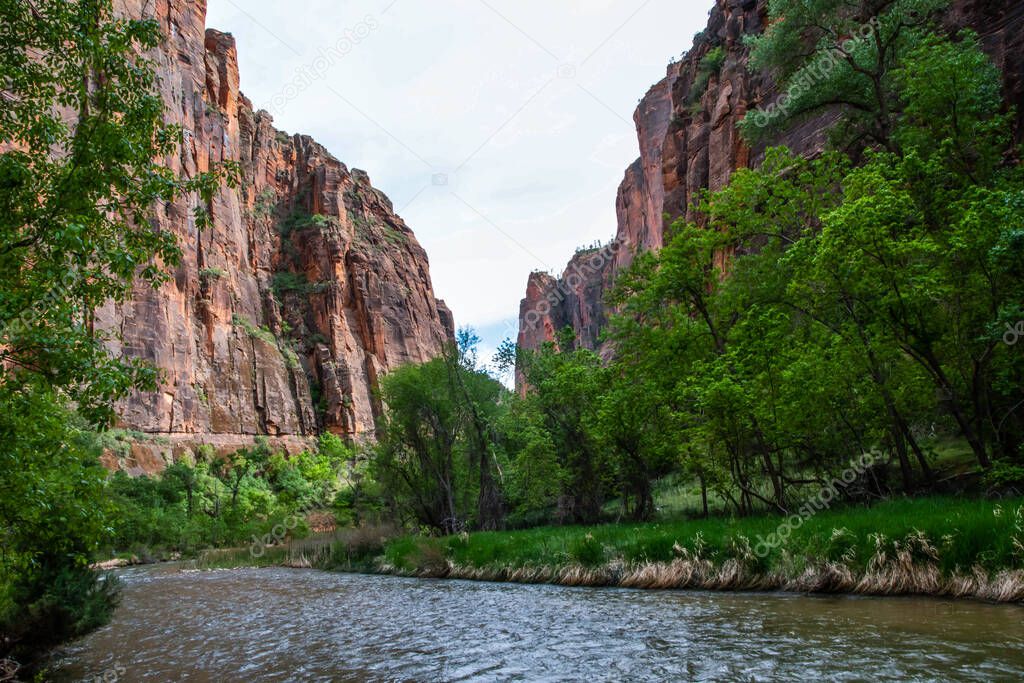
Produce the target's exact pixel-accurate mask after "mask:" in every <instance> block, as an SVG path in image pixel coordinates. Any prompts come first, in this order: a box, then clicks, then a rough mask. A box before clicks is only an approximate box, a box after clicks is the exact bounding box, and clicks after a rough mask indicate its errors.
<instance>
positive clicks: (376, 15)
mask: <svg viewBox="0 0 1024 683" xmlns="http://www.w3.org/2000/svg"><path fill="white" fill-rule="evenodd" d="M711 5H712V2H711V0H686V1H685V2H682V1H680V0H436V1H434V2H424V1H423V0H308V1H304V2H281V1H280V0H209V12H208V19H207V25H208V26H210V27H212V28H217V29H220V30H222V31H227V32H230V33H232V34H234V36H235V38H236V40H237V42H238V51H239V59H240V62H241V63H240V71H241V79H242V90H243V92H245V94H246V95H247V96H248V97H249V98H250V99H251V100H252V101H253V104H254V105H255V106H256V107H257V108H264V109H267V110H268V111H270V112H271V113H272V114H273V115H274V120H275V124H276V126H277V127H278V128H280V129H283V130H286V131H288V132H290V133H294V132H301V133H306V134H309V135H312V136H313V137H314V138H315V139H316V140H317V141H319V142H320V143H322V144H323V145H325V146H326V147H327V148H328V149H329V150H330V151H331V152H332V153H333V154H334V155H335V156H336V157H338V158H339V159H341V160H342V161H343V162H345V163H346V164H347V165H348V166H349V168H361V169H363V170H365V171H367V173H369V175H370V179H371V180H372V181H373V184H374V185H375V186H376V187H378V188H380V189H381V190H383V191H384V192H385V193H387V195H388V196H389V197H390V198H391V200H392V201H393V202H394V205H395V208H396V210H397V212H398V213H399V214H400V215H401V216H402V217H403V218H405V220H406V222H407V223H408V224H409V226H410V227H412V229H413V230H414V231H415V233H416V235H417V237H418V239H419V241H420V243H422V244H423V246H424V247H425V248H426V250H427V253H428V255H429V257H430V270H431V274H432V276H433V281H434V288H435V290H436V292H437V295H438V296H439V297H441V298H443V299H445V300H446V301H447V302H448V304H449V306H451V308H452V311H453V312H454V314H455V319H456V324H458V325H459V326H472V327H474V328H475V329H476V330H477V332H478V334H480V335H481V336H482V337H483V339H484V344H483V347H484V348H483V349H482V351H483V353H484V354H485V355H489V353H490V351H491V350H492V349H494V348H495V347H496V346H497V344H498V343H500V341H501V340H502V339H504V338H505V337H514V336H515V333H516V318H517V315H518V310H519V300H520V299H521V298H522V296H523V294H524V291H525V287H526V278H527V276H528V275H529V273H530V271H532V270H548V271H557V272H561V270H562V269H563V268H564V267H565V265H566V262H567V261H568V259H569V257H570V256H571V255H572V253H573V251H574V249H575V248H576V247H577V246H580V245H584V244H590V243H592V242H594V241H598V240H600V241H607V240H608V239H610V238H611V237H612V236H613V235H614V234H615V192H616V189H617V187H618V184H619V182H620V181H621V179H622V176H623V173H624V172H625V169H626V167H627V166H628V165H629V164H630V163H632V161H633V160H634V159H636V158H637V156H639V151H638V147H637V141H636V132H635V129H634V125H633V121H632V115H633V109H634V108H635V107H636V104H637V101H638V100H639V98H640V97H641V96H643V94H644V93H645V92H646V91H647V89H648V88H649V87H650V86H651V85H653V84H654V83H656V82H657V81H658V80H660V79H661V78H662V77H663V76H664V74H665V67H666V65H667V64H668V63H669V62H670V61H672V60H674V59H677V58H678V57H679V55H680V54H681V53H682V52H684V51H685V50H686V49H688V48H689V47H690V44H691V43H692V40H693V35H694V34H695V33H696V32H697V31H699V30H701V29H703V28H704V26H705V24H706V23H707V13H708V10H709V9H710V7H711Z"/></svg>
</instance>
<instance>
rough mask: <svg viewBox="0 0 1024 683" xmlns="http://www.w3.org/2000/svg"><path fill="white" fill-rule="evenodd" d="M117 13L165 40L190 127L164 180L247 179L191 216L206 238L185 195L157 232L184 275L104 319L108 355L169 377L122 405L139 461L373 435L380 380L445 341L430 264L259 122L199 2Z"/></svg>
mask: <svg viewBox="0 0 1024 683" xmlns="http://www.w3.org/2000/svg"><path fill="white" fill-rule="evenodd" d="M119 9H120V11H122V12H124V13H126V14H128V15H131V16H136V17H139V16H147V17H151V18H154V19H156V20H157V21H159V22H160V25H161V26H162V27H163V29H164V31H165V34H166V36H167V40H166V42H165V44H164V45H163V46H162V47H161V48H160V49H159V50H158V51H156V52H155V53H154V54H152V55H150V57H151V59H152V60H153V61H154V62H155V64H156V68H157V71H158V74H159V87H160V89H161V94H162V96H163V98H164V100H165V102H166V103H167V106H168V116H169V118H170V120H171V122H172V123H175V124H178V125H180V126H181V128H182V131H183V138H182V143H183V144H182V146H181V150H180V154H179V155H178V156H177V157H175V158H174V159H170V160H168V161H169V164H170V165H171V167H172V168H174V169H175V170H176V171H178V172H179V173H181V174H183V175H185V176H191V175H193V174H195V173H198V172H202V171H206V170H208V169H209V168H211V165H212V164H216V163H220V162H225V161H231V162H237V163H238V164H239V165H240V168H241V176H242V178H241V183H240V185H239V186H238V187H237V188H231V187H228V186H226V185H225V186H224V187H221V188H220V189H219V191H218V192H217V193H216V194H215V196H214V197H213V200H212V201H211V202H209V204H207V205H205V206H203V207H201V209H202V210H205V211H206V212H207V213H208V214H209V217H210V219H211V220H210V221H209V223H208V225H207V227H205V228H200V227H199V226H198V225H197V222H196V221H195V220H194V218H193V213H194V210H195V209H196V202H197V199H196V198H195V197H192V198H183V199H182V200H181V201H178V202H176V203H174V204H169V205H167V206H164V207H160V208H158V210H157V211H156V216H155V217H154V219H153V220H154V221H155V222H156V223H158V224H159V226H160V227H162V228H164V229H168V230H171V231H172V232H174V233H175V234H176V235H177V236H178V238H179V243H180V246H181V249H182V259H181V262H180V264H179V265H178V266H177V267H176V268H175V269H174V272H173V273H172V277H171V278H170V279H169V281H168V282H167V283H166V284H164V285H163V286H162V287H160V288H159V289H150V288H139V289H138V291H136V292H135V294H134V296H133V297H132V298H131V299H130V300H129V301H127V302H125V303H123V304H119V305H113V304H111V305H109V306H107V307H106V308H105V309H104V310H103V311H100V312H99V314H98V319H99V321H100V323H101V324H102V325H103V326H104V327H105V328H107V329H109V330H111V331H112V332H113V334H114V338H115V341H114V342H113V347H114V350H115V351H116V352H123V353H125V354H127V355H129V356H133V357H138V358H143V359H146V360H148V361H151V362H152V363H154V364H155V365H156V366H157V367H158V368H159V369H160V370H161V371H162V373H163V378H162V381H161V384H160V389H159V391H157V392H156V393H139V394H136V395H134V396H132V397H131V398H129V399H128V400H126V401H125V402H123V404H122V405H120V406H119V414H120V416H121V425H120V426H121V427H123V428H124V429H127V430H132V431H134V432H141V433H144V434H147V435H150V436H153V437H154V438H149V439H139V440H138V441H139V442H140V443H139V445H138V447H139V448H142V449H149V450H150V451H151V452H150V454H149V455H148V456H147V455H146V454H143V453H134V455H133V458H134V461H135V462H136V463H137V462H145V463H146V465H145V466H144V467H142V469H145V470H153V469H158V468H159V464H160V462H161V461H166V460H168V459H169V458H172V457H176V455H175V451H176V449H177V450H178V451H179V452H180V451H181V449H187V448H189V447H191V446H192V445H194V444H197V443H211V444H214V445H216V446H217V447H218V448H220V449H226V448H230V447H232V446H233V445H236V444H237V445H243V444H245V443H248V442H251V441H252V438H253V437H254V436H256V435H268V436H271V437H274V438H275V440H276V441H277V442H278V443H280V444H281V445H282V446H284V447H287V448H289V449H290V450H294V449H295V448H297V447H299V446H300V445H301V443H302V442H303V439H305V438H307V437H310V436H313V435H316V434H317V433H319V432H320V431H321V430H330V431H332V432H336V433H338V434H341V435H344V436H346V437H348V438H352V439H359V438H364V437H367V436H372V435H373V433H374V430H375V423H376V418H377V417H378V416H379V413H380V406H379V405H378V402H377V400H376V398H375V397H374V390H375V388H376V387H377V384H378V382H379V379H380V377H381V376H382V375H383V374H384V373H386V372H387V371H389V370H391V369H392V368H395V367H397V366H399V365H401V364H404V363H410V362H421V361H425V360H428V359H430V358H432V357H434V356H436V355H438V354H439V353H440V351H441V349H442V346H443V345H444V344H445V343H446V342H447V341H449V340H451V339H452V338H453V336H454V331H453V328H454V324H453V321H452V316H451V313H450V312H449V311H448V309H447V308H446V307H445V305H444V304H443V302H440V301H438V300H436V299H435V297H434V293H433V288H432V285H431V280H430V272H429V265H428V261H427V256H426V253H425V252H424V250H423V248H422V247H421V246H420V245H419V244H418V243H417V241H416V238H415V236H414V235H413V233H412V231H411V230H410V229H409V227H408V226H406V224H405V223H404V221H403V220H402V219H401V218H400V217H398V216H397V215H396V214H395V213H394V209H393V207H392V205H391V202H390V201H389V200H388V198H387V197H386V196H384V194H383V193H381V192H380V191H379V190H377V189H375V188H374V187H373V186H372V185H371V183H370V180H369V178H368V177H367V175H366V173H364V172H362V171H359V170H356V169H352V170H350V169H348V168H347V167H346V166H345V164H343V163H341V162H340V161H338V160H337V159H335V158H334V157H333V156H331V155H330V153H328V152H327V150H325V149H324V148H323V147H322V146H320V145H318V144H317V143H316V142H314V141H313V140H312V139H310V138H308V137H305V136H301V135H287V134H285V133H283V132H281V131H278V130H276V129H275V128H274V126H273V121H272V119H271V117H270V115H269V114H267V113H266V112H263V111H254V109H253V106H252V104H251V103H250V102H249V101H248V100H247V99H246V98H245V96H244V95H243V94H242V93H241V92H240V91H239V74H238V61H237V54H236V50H235V42H234V39H233V38H232V37H231V35H230V34H227V33H221V32H219V31H214V30H207V29H206V28H205V12H206V3H205V2H203V1H199V2H196V1H186V0H157V1H156V2H155V3H154V2H152V0H150V1H149V2H142V0H125V1H124V2H123V3H122V4H121V6H120V7H119ZM156 437H159V438H156ZM153 443H157V444H158V445H157V446H153V445H151V444H153ZM133 450H138V448H136V449H133ZM179 454H180V453H179ZM133 466H134V465H133Z"/></svg>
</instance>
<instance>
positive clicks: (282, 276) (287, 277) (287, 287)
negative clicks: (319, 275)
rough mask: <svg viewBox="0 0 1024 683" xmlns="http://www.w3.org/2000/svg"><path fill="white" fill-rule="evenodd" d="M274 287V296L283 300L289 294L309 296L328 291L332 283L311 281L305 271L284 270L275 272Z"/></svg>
mask: <svg viewBox="0 0 1024 683" xmlns="http://www.w3.org/2000/svg"><path fill="white" fill-rule="evenodd" d="M272 287H273V290H274V296H275V297H276V298H277V299H278V301H283V300H284V298H285V297H286V296H288V295H289V294H295V295H298V296H309V295H310V294H320V293H323V292H326V291H328V290H329V289H330V287H331V283H330V282H329V281H324V282H310V281H309V280H307V279H306V276H305V274H303V273H293V272H291V271H282V272H279V273H274V280H273V284H272Z"/></svg>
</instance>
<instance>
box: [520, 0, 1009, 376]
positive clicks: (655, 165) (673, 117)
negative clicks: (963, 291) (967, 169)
mask: <svg viewBox="0 0 1024 683" xmlns="http://www.w3.org/2000/svg"><path fill="white" fill-rule="evenodd" d="M766 21H767V2H766V0H716V1H715V6H714V8H713V9H712V10H711V13H710V16H709V19H708V26H707V28H706V29H705V30H704V31H703V32H701V33H700V34H699V35H698V36H697V37H696V39H695V41H694V45H693V47H692V48H691V49H690V51H689V52H688V53H687V54H686V55H685V56H684V57H683V58H682V60H681V61H679V62H676V63H673V64H670V65H669V66H668V69H667V75H666V77H665V78H664V79H663V80H662V81H660V82H659V83H658V84H657V85H655V86H654V87H653V88H651V89H650V90H649V91H648V93H647V95H646V96H645V97H644V98H643V99H642V100H641V101H640V104H639V105H638V107H637V109H636V112H635V113H634V115H633V119H634V121H635V123H636V128H637V136H638V139H639V144H640V158H639V159H637V161H635V162H634V163H633V164H632V165H631V166H630V167H629V168H628V169H627V170H626V174H625V178H624V179H623V181H622V184H621V185H620V186H619V192H618V197H617V199H616V212H617V216H618V230H617V234H616V236H615V239H614V241H613V242H612V247H613V251H614V254H615V255H614V258H610V259H605V263H604V265H603V266H602V267H601V268H597V269H593V268H591V269H582V270H581V269H580V268H578V267H576V266H577V265H578V263H577V262H578V260H579V255H577V256H576V257H574V258H573V261H572V262H570V264H569V267H568V268H567V269H566V271H565V273H564V274H563V275H562V276H561V277H560V278H556V277H552V276H550V275H547V274H544V273H534V274H532V275H531V276H530V279H529V281H528V284H527V291H526V297H525V298H524V299H523V300H522V302H521V304H520V316H519V339H518V341H519V345H520V346H521V347H522V348H525V349H531V350H532V349H537V348H539V347H540V346H541V344H543V343H544V342H545V341H554V340H555V335H556V334H557V332H558V331H559V330H560V329H562V328H564V327H565V326H566V325H569V326H571V327H572V328H573V330H574V331H575V332H576V337H577V344H579V345H581V346H583V347H586V348H590V349H597V350H600V351H601V352H602V354H603V355H606V356H607V355H608V353H610V350H609V349H608V348H607V346H606V345H603V344H602V342H601V338H600V332H601V330H602V329H603V327H604V324H605V322H606V320H607V314H608V312H607V311H606V310H605V308H606V307H605V304H604V295H605V293H606V292H607V290H608V287H609V286H610V285H611V283H612V282H613V281H614V279H615V276H616V275H617V274H618V273H619V272H621V270H622V269H623V268H624V267H626V266H628V265H629V264H630V263H631V262H632V260H633V258H634V257H635V255H636V254H637V253H640V252H644V251H650V250H657V249H659V248H660V247H661V246H662V244H663V243H664V238H665V229H666V227H667V226H669V225H671V223H672V222H673V221H674V220H676V219H678V218H686V219H687V220H690V221H699V220H700V216H699V215H698V212H697V210H696V203H697V202H698V201H699V198H700V195H701V193H702V192H703V191H704V190H706V189H710V190H712V191H714V190H719V189H721V188H723V187H724V186H725V185H726V184H727V183H728V182H729V179H730V177H731V176H732V173H733V171H735V170H736V169H738V168H743V167H748V166H755V165H756V164H757V163H759V161H760V160H761V159H762V158H763V155H764V151H765V149H766V148H767V147H769V146H776V145H786V146H787V147H789V148H790V149H792V150H793V151H794V152H797V153H800V154H812V153H815V152H817V151H820V150H821V149H823V147H824V145H825V143H826V141H827V133H828V130H829V128H830V127H831V125H832V124H833V123H834V122H835V120H836V118H837V117H838V113H837V112H830V113H825V114H822V115H821V116H819V117H818V118H815V119H812V120H809V121H806V122H804V123H802V124H800V125H796V126H793V127H792V128H790V129H789V130H787V131H786V132H785V133H784V134H782V135H780V136H778V137H777V138H776V139H773V140H770V141H767V142H766V143H764V144H760V145H758V146H757V147H754V148H751V147H750V146H748V145H747V144H746V143H745V142H744V140H743V138H742V137H741V136H740V133H739V130H738V129H737V124H738V123H739V122H740V121H741V120H742V119H743V117H744V116H745V115H746V113H747V112H748V111H750V110H753V109H756V108H758V107H762V106H764V105H767V104H769V103H771V102H774V101H775V100H776V99H777V98H778V96H779V93H778V91H777V89H776V88H775V85H774V83H773V82H772V79H771V78H769V77H768V76H766V75H764V74H754V73H751V72H750V70H749V68H748V61H749V60H748V50H747V48H746V47H745V46H744V43H743V38H744V36H746V35H749V34H757V33H759V32H761V31H763V30H764V27H765V25H766ZM945 23H946V26H947V28H948V29H949V30H950V31H952V32H955V31H957V30H959V29H961V28H970V29H972V30H974V31H976V32H977V33H978V34H980V36H981V39H982V43H983V46H984V48H985V50H986V51H987V52H988V53H989V55H991V56H992V58H993V60H995V62H996V64H997V65H999V66H1000V68H1001V69H1002V70H1003V73H1004V75H1005V83H1006V95H1007V101H1008V102H1009V103H1011V104H1013V105H1015V106H1016V107H1017V113H1018V126H1017V137H1018V139H1021V137H1022V134H1024V3H1022V2H1020V0H955V1H954V2H953V3H952V5H951V8H950V10H949V12H948V13H947V15H946V17H945ZM719 47H720V48H721V49H722V58H721V66H720V68H719V69H718V70H717V72H715V73H712V74H710V78H708V79H707V82H706V85H705V84H704V83H703V82H702V79H701V77H700V66H701V62H702V60H703V59H704V58H705V56H706V55H707V54H708V53H709V52H710V51H711V50H713V49H715V48H719ZM579 273H583V275H584V277H583V279H580V277H578V276H577V277H574V279H573V281H572V282H570V281H569V278H570V277H573V276H574V274H579ZM517 379H518V380H519V381H520V386H521V378H517Z"/></svg>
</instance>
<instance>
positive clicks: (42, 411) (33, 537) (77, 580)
mask: <svg viewBox="0 0 1024 683" xmlns="http://www.w3.org/2000/svg"><path fill="white" fill-rule="evenodd" d="M0 439H2V440H3V443H4V444H5V446H4V449H3V451H2V452H0V492H2V495H0V542H2V546H3V549H4V551H3V553H2V554H0V656H7V655H11V654H13V655H15V656H18V657H31V656H32V655H33V654H35V653H36V652H39V651H41V650H43V649H45V648H46V647H49V646H51V645H53V644H56V643H59V642H61V641H63V640H65V639H68V638H72V637H76V636H79V635H82V634H84V633H86V632H87V631H88V630H91V628H94V627H95V626H97V625H99V624H101V623H103V622H104V621H105V619H106V618H107V617H108V616H109V614H110V611H111V610H112V609H113V606H114V601H113V597H114V593H113V589H114V584H113V583H111V584H105V583H104V582H103V577H101V576H99V575H98V574H95V573H94V572H92V571H91V570H89V568H88V563H89V561H90V559H91V558H92V556H93V554H94V553H95V552H96V551H97V549H98V548H99V546H100V544H101V543H102V542H103V540H104V539H105V536H106V533H107V527H106V525H107V519H108V512H109V506H108V504H107V501H106V500H105V497H104V491H103V478H104V470H103V468H102V467H101V466H100V464H99V461H98V458H97V456H98V448H96V446H95V442H94V441H93V440H92V439H91V437H90V434H89V432H88V431H87V430H86V429H85V427H84V425H83V424H82V420H81V419H80V418H78V417H77V416H75V415H74V414H72V413H70V412H69V411H68V410H66V409H65V408H64V407H63V405H62V400H61V399H60V397H59V396H58V395H57V394H56V392H55V391H54V390H53V389H52V388H51V387H48V386H46V384H45V383H44V382H40V383H38V384H36V383H32V382H26V384H24V385H23V386H22V387H21V388H20V389H17V390H13V391H12V390H11V389H10V388H8V387H2V386H0Z"/></svg>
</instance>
